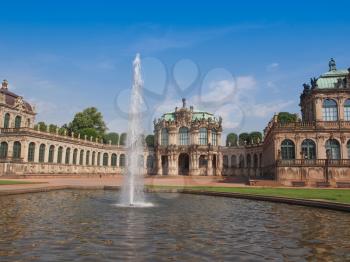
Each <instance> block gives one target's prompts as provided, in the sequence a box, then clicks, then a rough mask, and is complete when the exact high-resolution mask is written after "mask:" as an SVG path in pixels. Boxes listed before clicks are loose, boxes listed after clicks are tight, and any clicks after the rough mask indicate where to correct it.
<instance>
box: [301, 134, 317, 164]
mask: <svg viewBox="0 0 350 262" xmlns="http://www.w3.org/2000/svg"><path fill="white" fill-rule="evenodd" d="M301 151H302V152H303V157H304V159H308V160H313V159H316V144H315V142H314V141H313V140H311V139H305V140H304V141H303V143H301Z"/></svg>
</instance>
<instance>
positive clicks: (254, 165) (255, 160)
mask: <svg viewBox="0 0 350 262" xmlns="http://www.w3.org/2000/svg"><path fill="white" fill-rule="evenodd" d="M253 167H254V168H258V155H257V154H254V156H253Z"/></svg>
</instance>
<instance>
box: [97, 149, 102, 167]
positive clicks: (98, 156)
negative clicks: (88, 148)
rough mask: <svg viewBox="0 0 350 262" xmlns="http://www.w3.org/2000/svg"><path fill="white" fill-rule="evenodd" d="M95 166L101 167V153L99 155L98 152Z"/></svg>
mask: <svg viewBox="0 0 350 262" xmlns="http://www.w3.org/2000/svg"><path fill="white" fill-rule="evenodd" d="M96 165H97V166H100V165H101V153H100V152H98V153H97V162H96Z"/></svg>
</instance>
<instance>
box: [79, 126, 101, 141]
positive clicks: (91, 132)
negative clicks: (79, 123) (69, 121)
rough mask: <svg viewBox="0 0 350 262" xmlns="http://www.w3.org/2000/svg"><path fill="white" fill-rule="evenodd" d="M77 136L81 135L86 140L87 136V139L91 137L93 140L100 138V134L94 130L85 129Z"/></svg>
mask: <svg viewBox="0 0 350 262" xmlns="http://www.w3.org/2000/svg"><path fill="white" fill-rule="evenodd" d="M77 134H80V138H85V135H86V138H87V139H90V137H91V136H92V137H93V138H96V137H98V138H100V135H99V133H98V132H97V130H96V129H94V128H83V129H80V130H79V132H77Z"/></svg>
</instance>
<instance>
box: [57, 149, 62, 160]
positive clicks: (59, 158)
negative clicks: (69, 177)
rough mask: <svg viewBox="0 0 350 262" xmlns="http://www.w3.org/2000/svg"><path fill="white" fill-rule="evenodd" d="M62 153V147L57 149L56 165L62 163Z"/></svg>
mask: <svg viewBox="0 0 350 262" xmlns="http://www.w3.org/2000/svg"><path fill="white" fill-rule="evenodd" d="M62 153H63V147H61V146H60V147H59V148H58V150H57V163H58V164H61V163H62Z"/></svg>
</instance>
